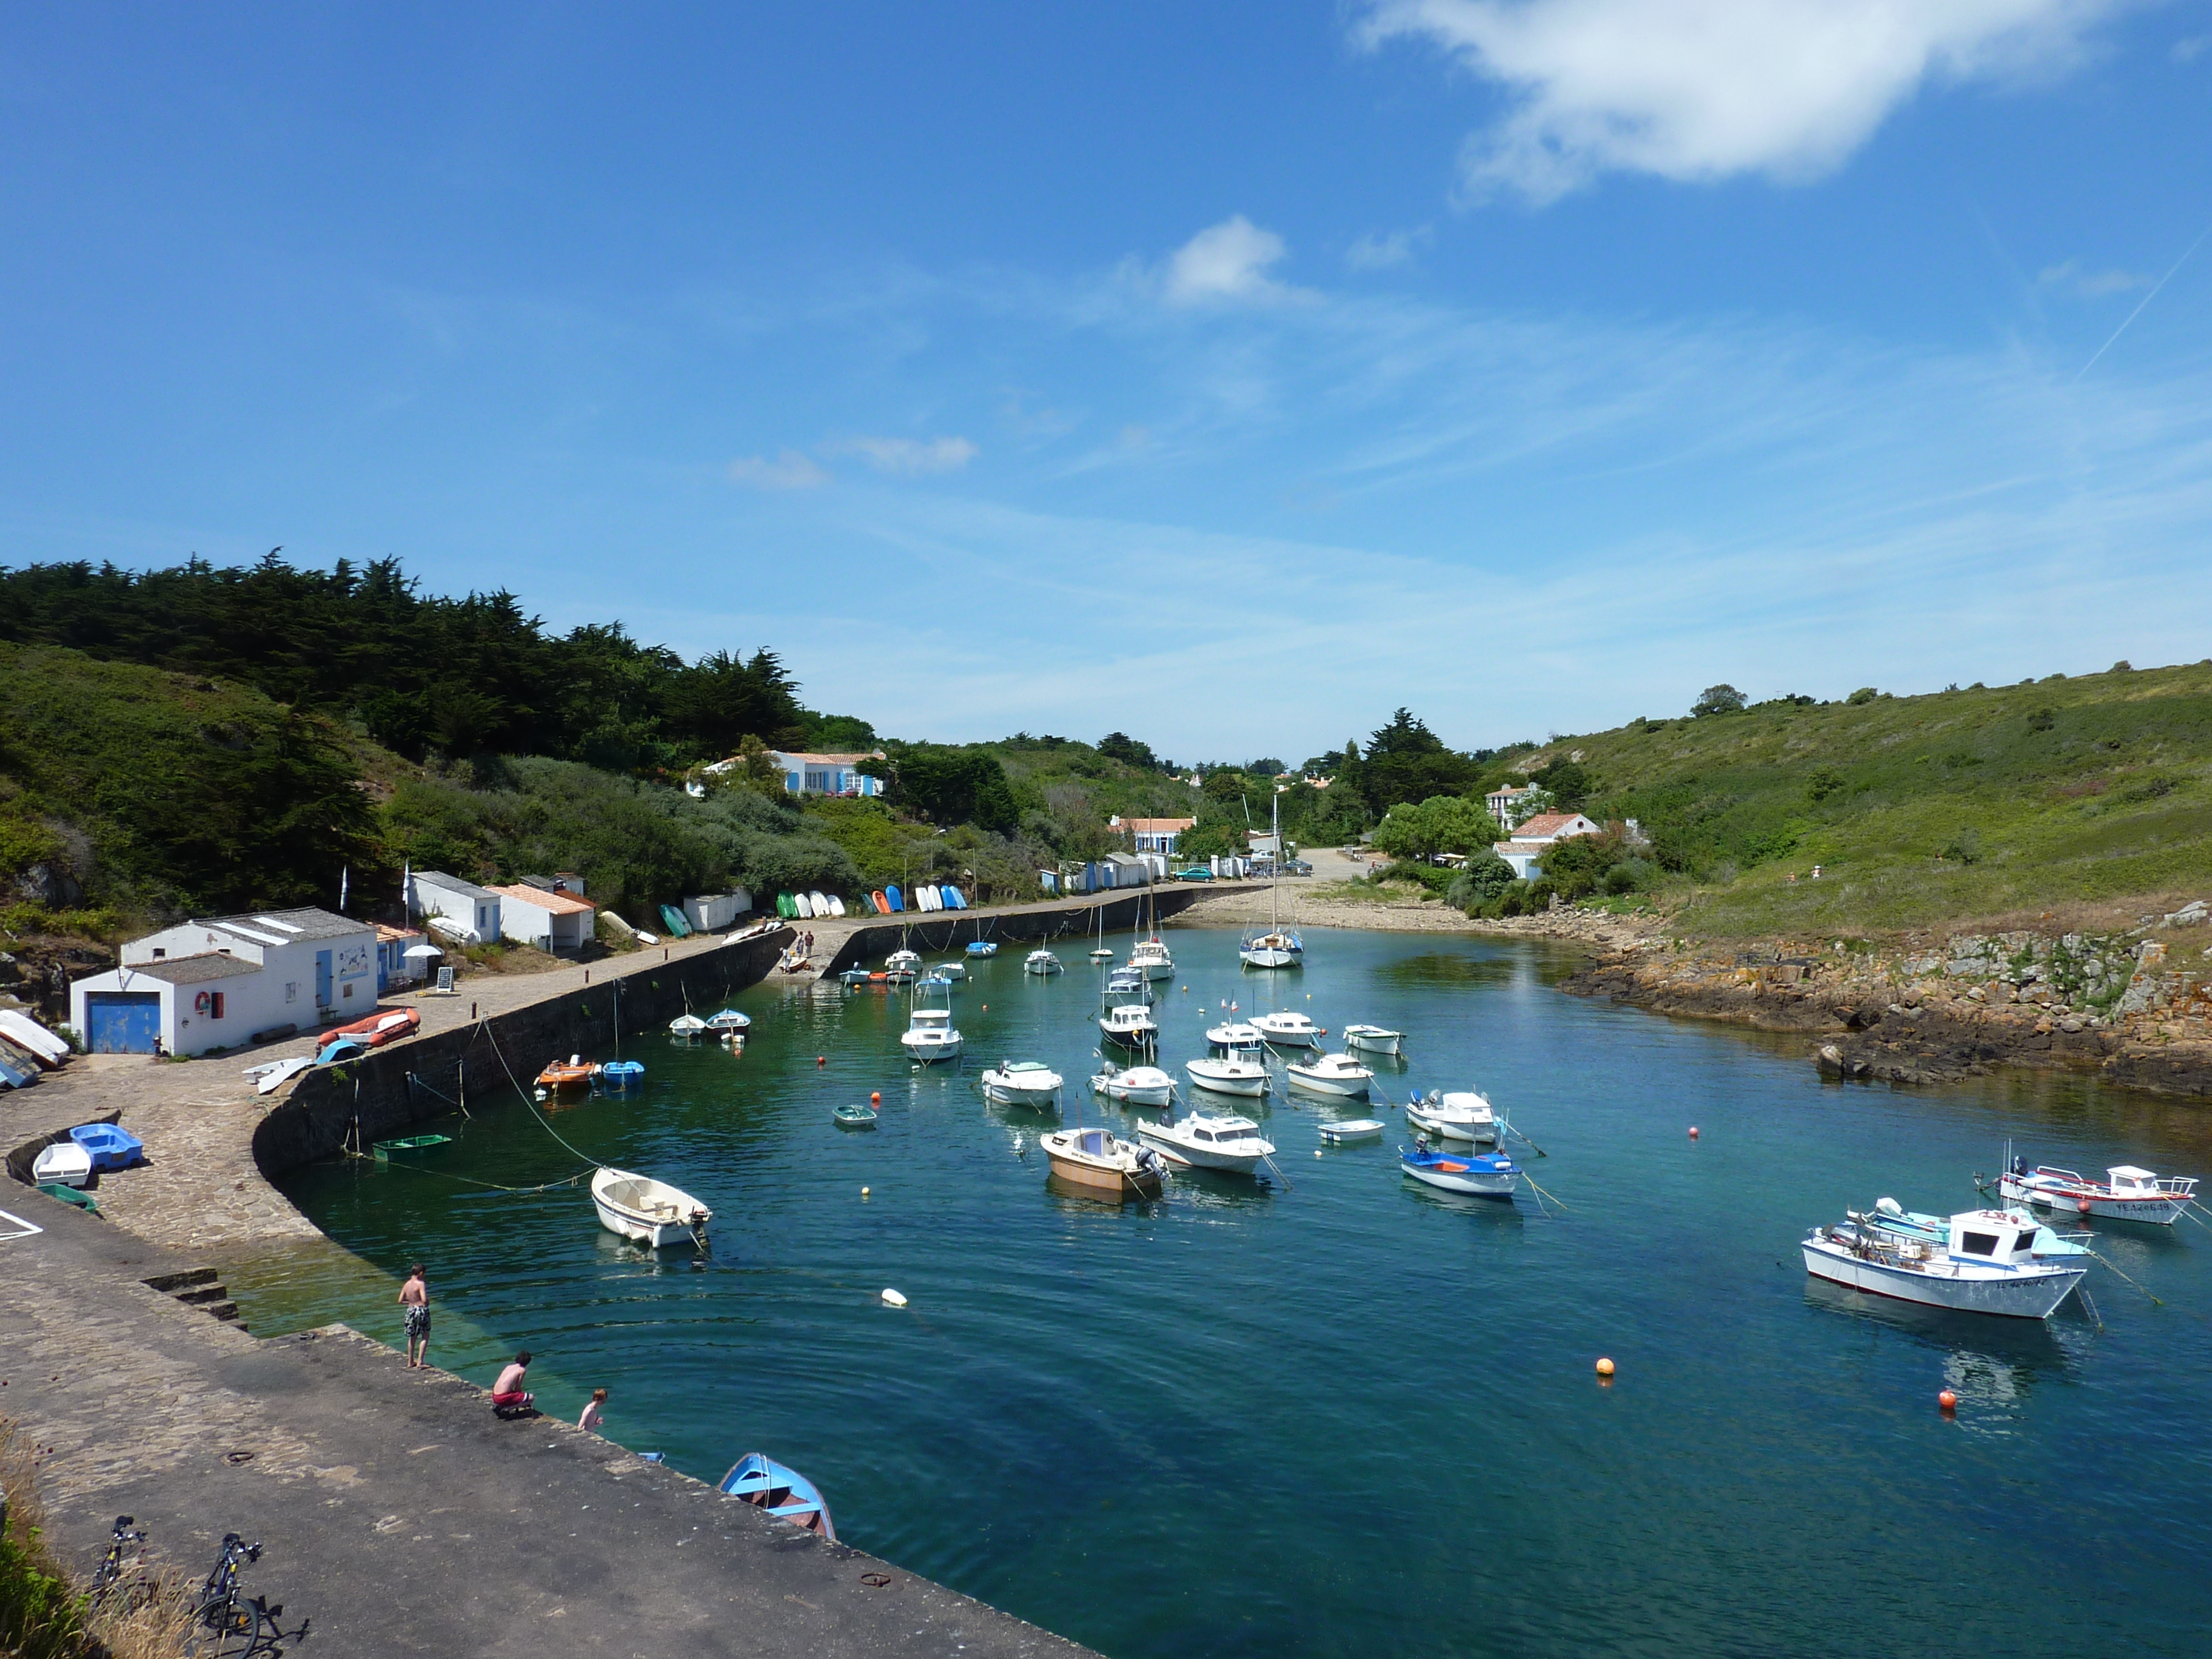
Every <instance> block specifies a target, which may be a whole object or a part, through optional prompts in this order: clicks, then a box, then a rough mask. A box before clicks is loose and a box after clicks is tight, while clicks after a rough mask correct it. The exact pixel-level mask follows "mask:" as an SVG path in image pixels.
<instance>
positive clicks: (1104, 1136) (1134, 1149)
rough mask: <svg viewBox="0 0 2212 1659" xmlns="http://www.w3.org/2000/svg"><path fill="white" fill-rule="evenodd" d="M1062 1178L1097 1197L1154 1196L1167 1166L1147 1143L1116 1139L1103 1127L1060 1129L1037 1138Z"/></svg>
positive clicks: (1055, 1173) (1053, 1167)
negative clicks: (1140, 1143)
mask: <svg viewBox="0 0 2212 1659" xmlns="http://www.w3.org/2000/svg"><path fill="white" fill-rule="evenodd" d="M1037 1145H1038V1146H1042V1147H1043V1148H1044V1155H1045V1157H1046V1158H1048V1159H1050V1160H1051V1163H1052V1172H1053V1174H1054V1175H1056V1176H1059V1177H1060V1179H1061V1180H1062V1181H1066V1182H1071V1183H1072V1184H1073V1185H1074V1186H1077V1187H1079V1188H1083V1189H1084V1190H1085V1191H1086V1192H1088V1193H1091V1194H1093V1195H1095V1196H1098V1197H1110V1198H1113V1199H1115V1200H1121V1199H1129V1198H1158V1196H1159V1195H1160V1188H1161V1186H1162V1184H1163V1183H1164V1182H1165V1180H1166V1178H1167V1167H1166V1165H1165V1164H1163V1163H1161V1161H1160V1155H1159V1154H1158V1152H1154V1151H1152V1149H1151V1148H1150V1147H1149V1146H1135V1145H1133V1144H1132V1143H1130V1142H1128V1141H1126V1140H1122V1139H1117V1138H1116V1137H1115V1136H1114V1135H1112V1134H1109V1133H1107V1132H1106V1131H1105V1130H1103V1129H1060V1130H1056V1131H1054V1133H1050V1134H1042V1135H1039V1136H1038V1137H1037Z"/></svg>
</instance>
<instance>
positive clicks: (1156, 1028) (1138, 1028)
mask: <svg viewBox="0 0 2212 1659" xmlns="http://www.w3.org/2000/svg"><path fill="white" fill-rule="evenodd" d="M1098 1035H1099V1036H1101V1037H1102V1038H1103V1039H1104V1040H1105V1041H1106V1042H1118V1043H1120V1044H1121V1046H1122V1047H1123V1048H1152V1046H1153V1044H1155V1043H1157V1042H1158V1041H1159V1040H1160V1025H1159V1022H1158V1020H1156V1019H1154V1018H1152V1010H1151V1009H1149V1008H1147V1007H1146V1006H1145V1005H1144V1004H1143V1003H1141V1002H1125V1003H1122V1004H1121V1005H1119V1006H1115V1007H1112V1008H1109V1009H1108V1010H1107V1011H1106V1012H1104V1013H1103V1014H1101V1015H1099V1016H1098Z"/></svg>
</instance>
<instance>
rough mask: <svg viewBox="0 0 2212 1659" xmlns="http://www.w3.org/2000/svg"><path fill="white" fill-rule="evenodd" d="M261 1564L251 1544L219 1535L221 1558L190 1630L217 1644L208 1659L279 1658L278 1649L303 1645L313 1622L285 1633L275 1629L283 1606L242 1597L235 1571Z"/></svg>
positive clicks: (256, 1546) (196, 1602) (202, 1593)
mask: <svg viewBox="0 0 2212 1659" xmlns="http://www.w3.org/2000/svg"><path fill="white" fill-rule="evenodd" d="M259 1559H261V1546H260V1544H259V1542H258V1541H256V1542H254V1543H251V1544H249V1543H247V1542H246V1541H245V1540H244V1539H243V1538H241V1537H240V1536H239V1535H238V1534H236V1533H234V1532H227V1533H225V1534H223V1535H222V1553H221V1554H220V1555H218V1556H217V1557H216V1563H215V1565H214V1566H213V1567H211V1568H210V1569H209V1570H208V1576H207V1578H206V1580H205V1581H204V1583H202V1584H201V1585H200V1589H199V1594H198V1595H197V1596H196V1597H195V1598H193V1601H192V1622H193V1624H194V1625H196V1626H199V1627H200V1628H201V1629H203V1630H204V1631H205V1632H207V1633H208V1634H210V1635H211V1636H213V1637H214V1638H215V1645H214V1646H213V1647H212V1648H210V1649H208V1650H205V1651H206V1653H207V1655H208V1656H209V1659H218V1656H220V1659H250V1656H252V1655H255V1654H272V1655H273V1654H281V1653H283V1646H282V1644H283V1643H285V1642H303V1641H305V1640H307V1627H308V1626H309V1625H310V1624H312V1623H313V1620H307V1619H302V1620H301V1621H300V1627H299V1628H298V1629H297V1630H295V1631H289V1632H288V1631H286V1630H284V1629H283V1628H282V1627H281V1626H279V1625H278V1623H277V1620H279V1619H280V1618H282V1617H283V1612H284V1604H283V1602H282V1601H279V1602H277V1603H276V1605H275V1606H274V1607H271V1606H270V1604H269V1599H268V1598H267V1597H266V1596H262V1595H255V1596H248V1597H243V1598H241V1597H240V1595H239V1584H238V1575H239V1570H240V1568H241V1567H244V1566H247V1565H251V1564H252V1563H253V1562H256V1561H258V1560H259ZM234 1642H235V1643H236V1644H237V1645H235V1646H234V1645H232V1644H233V1643H234Z"/></svg>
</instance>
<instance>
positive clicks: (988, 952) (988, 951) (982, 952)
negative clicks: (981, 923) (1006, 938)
mask: <svg viewBox="0 0 2212 1659" xmlns="http://www.w3.org/2000/svg"><path fill="white" fill-rule="evenodd" d="M968 954H969V956H971V957H995V956H996V955H998V954H999V941H998V940H996V939H969V941H968Z"/></svg>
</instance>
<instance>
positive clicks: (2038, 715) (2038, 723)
mask: <svg viewBox="0 0 2212 1659" xmlns="http://www.w3.org/2000/svg"><path fill="white" fill-rule="evenodd" d="M2057 723H2058V713H2057V710H2056V709H2051V708H2039V709H2037V710H2036V711H2035V712H2034V713H2033V714H2030V715H2029V716H2028V717H2027V729H2028V730H2029V731H2031V732H2048V731H2049V730H2050V729H2051V727H2052V726H2056V725H2057Z"/></svg>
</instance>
